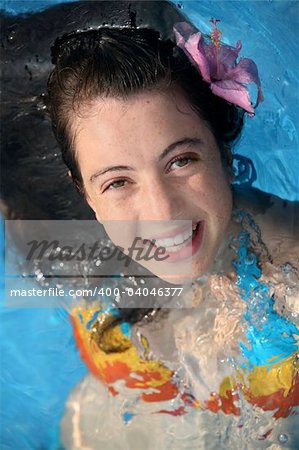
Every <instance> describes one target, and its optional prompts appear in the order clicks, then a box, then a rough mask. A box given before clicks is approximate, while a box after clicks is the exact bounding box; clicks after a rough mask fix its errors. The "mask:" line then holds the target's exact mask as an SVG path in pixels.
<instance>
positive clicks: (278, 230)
mask: <svg viewBox="0 0 299 450" xmlns="http://www.w3.org/2000/svg"><path fill="white" fill-rule="evenodd" d="M236 203H237V206H238V207H239V208H244V209H246V210H247V211H249V212H250V213H251V214H252V216H253V217H254V219H255V221H256V223H257V224H258V226H259V227H260V229H261V235H262V239H263V241H264V243H265V244H266V245H267V247H268V249H269V251H270V254H271V255H272V257H273V260H274V263H276V264H282V263H285V262H290V263H292V264H293V265H294V266H295V267H297V268H298V269H299V202H292V201H287V200H283V199H281V198H279V197H276V196H274V195H270V194H266V193H264V192H261V191H258V190H257V189H252V190H250V191H246V192H237V194H236Z"/></svg>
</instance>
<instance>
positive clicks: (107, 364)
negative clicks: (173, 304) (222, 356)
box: [71, 213, 299, 419]
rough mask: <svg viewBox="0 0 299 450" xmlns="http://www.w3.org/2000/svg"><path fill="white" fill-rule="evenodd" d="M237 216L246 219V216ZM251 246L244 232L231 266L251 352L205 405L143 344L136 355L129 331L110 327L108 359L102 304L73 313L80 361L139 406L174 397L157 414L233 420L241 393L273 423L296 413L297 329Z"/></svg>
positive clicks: (298, 383) (298, 389)
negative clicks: (206, 414) (204, 413)
mask: <svg viewBox="0 0 299 450" xmlns="http://www.w3.org/2000/svg"><path fill="white" fill-rule="evenodd" d="M242 214H243V213H242ZM240 217H241V218H242V220H243V219H244V218H245V219H248V214H247V215H246V214H245V213H244V214H243V215H240ZM250 220H252V219H250ZM251 226H252V224H251ZM250 239H251V237H250V234H249V233H248V232H247V231H245V230H244V229H243V230H242V232H241V233H240V234H239V236H238V246H237V248H236V250H235V251H236V254H237V258H236V260H235V262H234V266H235V269H236V273H237V276H238V277H237V285H238V287H239V290H240V294H241V297H242V298H243V300H244V301H245V302H246V304H247V308H246V312H245V314H244V321H246V324H247V328H246V329H247V331H246V338H247V341H248V342H249V343H250V346H246V345H245V344H244V343H242V342H241V343H239V347H240V350H241V354H242V355H243V356H244V357H245V359H246V361H247V363H246V365H244V364H243V365H242V364H241V365H239V366H238V367H237V368H236V370H235V373H234V375H230V376H226V377H224V379H223V380H222V382H221V383H220V384H219V387H218V390H217V391H216V392H211V393H210V396H209V397H208V398H206V399H205V400H204V401H202V400H201V401H199V400H198V399H196V398H195V397H194V395H193V394H192V392H191V391H190V389H189V388H188V387H186V389H185V390H183V391H182V385H181V384H179V383H178V380H177V377H176V376H175V373H174V371H173V370H172V369H170V368H169V367H167V365H166V364H165V363H163V362H162V361H158V360H152V359H150V358H148V357H147V356H148V352H149V350H150V348H149V343H148V342H147V339H146V338H142V339H141V344H142V346H143V348H144V351H143V352H142V353H143V355H142V356H141V355H140V353H141V352H140V351H139V352H138V351H137V348H136V347H135V345H134V344H133V342H132V340H131V338H130V333H128V332H127V331H128V330H127V329H126V326H128V324H120V325H116V326H112V327H111V328H110V329H109V331H107V332H105V338H104V339H105V345H106V347H107V348H109V347H112V348H113V352H109V351H108V352H106V351H104V350H103V345H101V347H100V346H99V344H98V337H99V336H100V335H101V329H102V327H103V326H104V324H107V320H108V321H109V320H111V318H112V316H109V314H108V315H107V311H106V312H105V310H104V309H102V306H103V305H99V303H94V304H93V305H91V306H90V307H88V308H86V307H82V308H80V307H77V308H75V309H74V310H73V311H72V313H71V320H72V323H73V328H74V335H75V339H76V343H77V346H78V348H79V349H80V353H81V356H82V358H83V360H84V361H85V363H86V364H87V366H88V368H89V369H90V371H91V372H92V373H93V374H94V375H95V376H96V377H98V378H99V379H100V380H102V381H103V382H104V383H105V384H107V386H108V387H109V390H110V392H111V393H112V394H113V395H117V394H118V391H117V388H116V387H115V385H114V383H115V382H117V381H119V380H123V382H124V383H125V386H126V387H127V388H132V389H136V392H137V390H138V396H139V399H140V400H142V401H144V402H164V401H167V400H172V399H175V398H178V397H179V398H180V400H181V402H180V406H179V407H177V408H176V409H173V410H168V409H163V408H161V410H159V411H158V412H164V413H168V414H172V415H181V414H184V413H186V412H187V410H188V408H201V409H208V410H210V411H213V412H215V413H216V412H218V411H222V412H224V413H225V414H234V415H237V416H238V415H240V413H241V411H240V406H239V405H238V400H239V398H240V394H242V397H244V398H245V399H246V401H247V402H248V403H250V404H252V405H256V406H258V407H260V408H261V409H262V410H264V411H273V417H274V418H275V419H277V418H279V417H287V416H288V415H289V414H291V413H294V409H293V408H294V407H295V406H299V352H298V336H299V330H298V328H297V327H296V326H295V324H293V323H292V322H291V321H290V320H288V319H287V318H285V317H283V316H282V315H280V314H278V313H277V312H276V311H275V310H274V300H273V295H272V296H271V294H270V289H269V286H268V285H267V284H266V283H264V282H262V281H261V280H260V277H261V270H260V268H259V266H258V263H257V258H256V256H255V254H254V253H253V252H252V251H250V250H248V249H250V248H251V241H250ZM111 312H112V313H113V310H111ZM102 337H103V335H102Z"/></svg>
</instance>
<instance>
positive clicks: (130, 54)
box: [47, 27, 244, 189]
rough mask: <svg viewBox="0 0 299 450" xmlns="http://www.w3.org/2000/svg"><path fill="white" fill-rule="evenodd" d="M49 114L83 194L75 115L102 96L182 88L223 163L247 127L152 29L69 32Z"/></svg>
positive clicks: (59, 46) (60, 50)
mask: <svg viewBox="0 0 299 450" xmlns="http://www.w3.org/2000/svg"><path fill="white" fill-rule="evenodd" d="M51 55H52V62H53V63H54V64H55V65H56V67H55V69H54V70H53V71H52V72H51V74H50V76H49V79H48V84H47V89H48V101H49V103H48V110H49V113H50V117H51V121H52V127H53V131H54V134H55V137H56V139H57V142H58V144H59V146H60V148H61V150H62V157H63V160H64V162H65V163H66V165H67V167H68V168H69V170H70V172H71V174H72V178H73V181H74V182H75V184H76V186H77V187H78V188H79V189H82V187H83V186H82V176H81V173H80V168H79V167H78V164H77V161H76V157H75V145H74V143H75V142H74V141H75V133H74V130H73V129H72V120H73V119H74V114H80V113H81V112H82V109H84V105H88V104H90V103H91V102H92V101H93V100H95V99H97V98H101V97H116V98H121V99H126V98H128V97H129V96H131V95H134V94H136V93H139V92H142V91H146V90H147V91H150V90H151V91H160V92H165V91H167V90H168V89H170V88H177V89H180V90H181V91H182V92H183V93H184V95H185V96H186V98H187V99H188V101H189V102H190V104H191V106H192V107H193V109H194V110H195V111H196V112H197V113H198V114H199V116H200V117H201V118H203V119H204V120H205V121H206V122H207V124H208V125H209V127H210V129H211V131H212V132H213V134H214V136H215V138H216V141H217V143H218V145H219V149H220V151H221V155H222V158H223V160H224V161H225V162H226V163H227V162H228V161H227V152H226V150H225V144H228V145H232V143H234V142H235V141H236V139H237V138H238V137H239V135H240V132H241V130H242V126H243V115H244V111H243V110H241V109H240V108H238V107H237V106H235V105H233V104H230V103H228V102H227V101H225V100H223V99H222V98H220V97H217V96H215V95H214V94H213V93H212V91H211V89H210V86H209V84H208V83H206V82H205V81H204V80H203V79H202V77H201V75H200V73H199V72H198V70H197V69H196V68H195V67H194V66H193V65H192V64H191V63H190V61H189V60H188V58H187V57H186V55H185V54H184V52H183V51H182V50H181V49H179V48H178V47H177V46H176V45H175V43H174V42H173V41H172V40H171V39H166V40H163V39H161V38H160V35H159V33H158V32H157V31H155V30H153V29H150V28H133V27H122V28H120V27H99V28H98V29H95V30H85V31H82V32H75V33H69V34H67V35H64V36H63V37H62V38H58V39H57V40H56V41H55V43H54V45H53V47H52V53H51Z"/></svg>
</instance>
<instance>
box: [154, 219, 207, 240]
mask: <svg viewBox="0 0 299 450" xmlns="http://www.w3.org/2000/svg"><path fill="white" fill-rule="evenodd" d="M198 223H199V221H197V222H194V221H192V228H193V227H194V226H195V225H197V224H198ZM189 230H190V225H187V226H186V225H185V226H183V227H179V228H174V229H172V230H169V231H165V232H164V233H160V234H157V235H155V236H151V237H149V238H148V240H149V241H158V240H159V239H167V238H173V237H175V236H177V235H179V234H183V233H184V232H185V231H189Z"/></svg>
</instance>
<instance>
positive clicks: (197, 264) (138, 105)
mask: <svg viewBox="0 0 299 450" xmlns="http://www.w3.org/2000/svg"><path fill="white" fill-rule="evenodd" d="M73 125H74V128H73V129H74V130H75V132H76V137H75V151H76V158H77V161H78V164H79V168H80V171H81V174H82V178H83V183H84V190H85V195H86V200H87V201H88V203H89V205H90V206H91V208H92V209H93V210H94V212H95V214H96V217H97V219H98V220H99V221H100V222H103V221H120V222H121V221H152V222H151V223H152V224H153V229H154V224H155V222H154V221H163V222H159V223H165V224H168V225H167V226H165V227H164V230H163V231H164V232H163V231H162V232H161V230H160V232H159V233H158V234H159V236H161V234H162V237H163V238H165V237H170V238H172V239H174V235H175V236H177V235H179V234H181V235H182V234H183V233H182V232H183V231H184V230H186V227H182V226H179V225H177V224H179V223H180V222H173V221H177V220H192V225H193V228H194V227H195V226H196V225H197V228H196V229H195V232H193V235H192V236H193V237H192V240H191V238H190V239H189V240H188V239H187V237H186V235H185V239H187V241H186V244H184V242H183V243H182V244H180V245H181V247H180V248H182V250H180V251H179V252H178V253H179V254H184V245H186V246H187V247H188V245H189V247H188V248H189V249H191V250H192V252H191V253H192V274H193V277H197V276H199V275H201V274H203V273H204V272H205V271H206V270H207V269H209V267H210V266H211V265H212V263H213V260H214V257H215V255H216V253H217V251H218V249H219V246H220V244H221V242H222V241H223V238H224V236H225V234H226V232H227V228H228V224H229V222H230V217H231V211H232V194H231V190H230V184H229V180H228V175H227V171H226V170H225V168H224V167H223V165H222V162H221V157H220V152H219V148H218V146H217V144H216V141H215V138H214V136H213V134H212V132H211V131H210V130H209V128H208V126H207V124H206V123H205V122H204V121H203V120H202V119H201V118H200V117H199V116H198V115H197V114H196V113H195V112H194V111H193V110H192V109H191V106H190V104H189V103H188V101H187V100H186V99H185V97H184V96H183V95H182V94H181V93H180V92H178V91H175V92H169V93H167V94H166V93H163V94H162V93H158V92H157V93H153V92H144V93H139V94H136V95H134V96H132V97H130V98H129V99H127V100H120V99H115V98H107V99H103V100H102V99H101V100H98V101H95V102H94V103H93V104H92V105H91V106H90V107H89V109H88V115H86V116H85V117H76V119H75V122H74V123H73ZM185 223H186V222H185ZM171 224H172V225H171ZM189 224H190V222H188V225H189ZM104 226H105V225H104ZM118 227H119V228H118V229H119V232H120V233H119V234H121V233H122V229H121V223H119V224H118ZM190 229H191V226H190V225H189V230H190ZM167 233H168V234H167ZM108 234H109V232H108ZM155 236H156V234H155ZM155 236H154V237H155ZM142 237H144V238H147V237H148V236H142ZM151 237H152V236H151ZM112 240H113V239H112ZM170 243H171V241H168V246H169V245H170ZM172 244H175V245H177V243H174V241H173V242H172ZM164 245H166V243H165V242H164ZM172 247H173V246H172ZM166 249H167V246H166ZM173 250H174V248H172V253H176V252H173ZM182 252H183V253H182ZM169 254H170V253H169ZM174 259H175V257H174Z"/></svg>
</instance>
